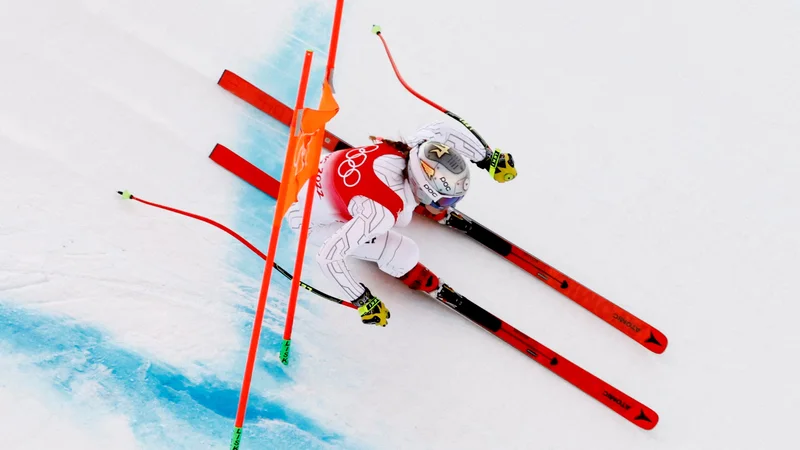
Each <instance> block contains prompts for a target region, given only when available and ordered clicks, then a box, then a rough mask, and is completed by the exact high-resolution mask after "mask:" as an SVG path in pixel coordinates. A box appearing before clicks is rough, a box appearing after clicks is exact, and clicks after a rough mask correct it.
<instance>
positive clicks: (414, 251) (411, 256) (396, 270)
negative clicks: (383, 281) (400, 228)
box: [378, 233, 419, 278]
mask: <svg viewBox="0 0 800 450" xmlns="http://www.w3.org/2000/svg"><path fill="white" fill-rule="evenodd" d="M395 236H396V237H397V238H399V239H400V242H398V244H397V247H396V250H395V251H394V252H385V253H384V254H385V255H386V257H385V258H381V259H380V260H378V268H380V269H381V270H382V271H383V272H385V273H387V274H389V275H391V276H393V277H395V278H397V277H400V276H402V275H404V274H406V273H408V271H409V270H411V269H413V268H414V266H415V265H416V264H417V262H419V247H418V246H417V243H416V242H414V241H413V240H411V239H409V238H407V237H405V236H403V235H401V234H399V233H398V234H396V235H395Z"/></svg>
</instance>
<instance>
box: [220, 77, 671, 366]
mask: <svg viewBox="0 0 800 450" xmlns="http://www.w3.org/2000/svg"><path fill="white" fill-rule="evenodd" d="M218 84H219V85H220V86H221V87H223V88H225V89H226V90H228V91H229V92H231V93H232V94H234V95H236V96H237V97H239V98H240V99H242V100H244V101H245V102H247V103H249V104H250V105H252V106H254V107H256V108H258V109H259V110H260V111H262V112H264V113H265V114H267V115H269V116H271V117H273V118H274V119H276V120H278V121H280V122H281V123H283V124H284V125H286V126H289V125H290V124H291V121H292V109H291V108H289V107H288V106H286V105H285V104H283V103H282V102H281V101H280V100H278V99H276V98H274V97H272V96H271V95H269V94H267V93H266V92H264V91H262V90H261V89H259V88H257V87H256V86H254V85H253V84H251V83H249V82H248V81H247V80H245V79H243V78H241V77H240V76H238V75H236V74H235V73H233V72H231V71H228V70H226V71H224V72H223V74H222V76H221V77H220V79H219V81H218ZM324 147H325V148H326V149H328V150H330V151H336V150H342V149H346V148H351V146H350V145H349V144H347V143H346V142H345V141H343V140H341V139H339V138H338V137H336V136H335V135H334V134H332V133H330V132H327V131H326V132H325V143H324ZM231 153H232V152H231ZM234 155H235V154H234ZM237 158H238V156H237ZM218 162H219V161H218ZM220 164H221V165H223V166H225V164H223V163H221V162H220ZM253 168H254V169H255V170H258V169H257V168H255V166H254V167H253ZM265 175H266V174H265ZM245 180H248V179H247V178H245ZM256 180H258V177H256V179H254V181H256ZM248 182H250V183H251V184H253V181H250V180H248ZM256 182H258V181H256ZM262 182H263V181H262ZM254 186H256V187H259V186H257V185H255V184H254ZM259 188H260V187H259ZM262 190H263V189H262ZM265 192H266V191H265ZM267 193H268V194H269V192H267ZM270 195H272V196H273V197H275V196H276V195H277V191H276V193H275V194H270ZM455 212H456V214H455V215H454V217H452V219H451V221H449V222H448V224H447V225H448V226H450V227H451V228H454V229H456V230H458V231H460V232H462V233H465V234H466V235H467V236H469V237H471V238H472V239H474V240H476V241H477V242H479V243H481V244H483V245H484V246H486V247H487V248H489V249H490V250H492V251H494V252H495V253H497V254H499V255H501V256H503V257H504V258H505V259H507V260H508V261H511V262H512V263H514V264H515V265H516V266H518V267H520V268H521V269H523V270H525V271H526V272H528V273H530V274H531V275H533V276H535V277H537V278H539V279H540V280H542V281H543V282H545V283H546V284H547V285H548V286H550V287H552V288H553V289H555V290H556V291H558V292H560V293H561V294H563V295H564V296H566V297H567V298H569V299H570V300H572V301H574V302H575V303H577V304H579V305H581V306H583V307H584V308H586V309H587V310H589V311H590V312H592V313H593V314H594V315H596V316H597V317H599V318H601V319H603V320H604V321H605V322H607V323H609V324H610V325H611V326H613V327H614V328H616V329H618V330H619V331H621V332H623V333H625V334H626V335H627V336H629V337H630V338H631V339H633V340H635V341H636V342H638V343H639V344H641V345H643V346H644V347H645V348H647V349H648V350H650V351H652V352H654V353H663V352H664V350H666V348H667V337H666V336H665V335H664V334H663V333H662V332H660V331H659V330H657V329H656V328H655V327H652V326H650V325H649V324H648V323H647V322H645V321H643V320H641V319H639V318H638V317H636V316H634V315H633V314H631V313H630V312H628V311H626V310H625V309H624V308H622V307H621V306H619V305H617V304H615V303H613V302H611V301H610V300H608V299H606V298H605V297H603V296H601V295H600V294H597V293H596V292H594V291H592V290H591V289H589V288H587V287H586V286H584V285H582V284H581V283H578V282H577V281H575V280H573V279H571V278H569V277H568V276H566V275H565V274H563V273H562V272H560V271H558V270H556V269H555V268H553V267H551V266H550V265H548V264H547V263H545V262H544V261H542V260H540V259H539V258H536V257H535V256H533V255H531V254H530V253H528V252H526V251H525V250H523V249H521V248H519V247H518V246H516V245H514V244H513V243H511V242H509V241H508V240H506V239H504V238H503V237H501V236H499V235H498V234H496V233H494V232H493V231H491V230H489V229H488V228H486V227H484V226H483V225H481V224H480V223H478V222H476V221H474V220H473V219H471V218H469V217H468V216H467V215H465V214H463V213H461V212H460V211H457V210H455Z"/></svg>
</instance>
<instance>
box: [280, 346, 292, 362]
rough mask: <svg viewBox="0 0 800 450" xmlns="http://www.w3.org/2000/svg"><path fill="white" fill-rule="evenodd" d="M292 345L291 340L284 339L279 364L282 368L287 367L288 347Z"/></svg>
mask: <svg viewBox="0 0 800 450" xmlns="http://www.w3.org/2000/svg"><path fill="white" fill-rule="evenodd" d="M291 345H292V340H291V339H284V340H283V344H281V362H282V363H283V365H284V366H288V365H289V347H291Z"/></svg>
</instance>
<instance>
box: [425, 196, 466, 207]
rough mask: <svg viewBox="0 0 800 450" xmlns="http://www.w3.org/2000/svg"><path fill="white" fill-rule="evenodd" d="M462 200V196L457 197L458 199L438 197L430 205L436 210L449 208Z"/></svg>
mask: <svg viewBox="0 0 800 450" xmlns="http://www.w3.org/2000/svg"><path fill="white" fill-rule="evenodd" d="M462 198H464V197H463V196H458V197H439V200H436V201H435V202H433V203H431V206H433V207H434V208H438V209H445V208H449V207H451V206H454V205H455V204H456V203H458V202H459V201H460V200H461V199H462Z"/></svg>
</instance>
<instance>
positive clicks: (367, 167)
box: [286, 122, 516, 326]
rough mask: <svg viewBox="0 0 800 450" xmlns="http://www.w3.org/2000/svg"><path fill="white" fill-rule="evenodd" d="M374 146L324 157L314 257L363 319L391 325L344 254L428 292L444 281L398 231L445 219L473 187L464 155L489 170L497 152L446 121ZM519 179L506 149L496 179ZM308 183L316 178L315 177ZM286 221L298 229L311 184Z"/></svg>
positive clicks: (312, 235) (312, 234) (312, 232)
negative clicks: (419, 217) (416, 221)
mask: <svg viewBox="0 0 800 450" xmlns="http://www.w3.org/2000/svg"><path fill="white" fill-rule="evenodd" d="M370 139H371V140H372V142H373V145H369V146H366V147H360V148H352V149H348V150H340V151H337V152H334V153H330V154H328V155H325V156H324V157H323V158H322V159H321V160H320V170H319V173H318V174H317V177H316V189H315V191H314V192H315V195H316V198H315V199H314V206H313V208H312V213H311V219H310V227H309V243H311V244H312V245H313V243H314V242H317V243H319V242H320V241H323V240H324V242H322V243H321V247H320V249H319V251H318V252H317V255H316V259H317V262H318V263H319V265H320V267H321V268H322V271H323V273H324V274H325V276H326V277H327V278H328V279H330V280H332V281H334V282H335V283H336V284H338V285H339V287H340V288H341V289H342V291H343V292H344V294H345V296H346V297H347V298H348V299H349V300H351V301H352V302H353V304H354V305H355V306H356V307H357V308H358V311H359V314H360V315H361V321H362V322H363V323H365V324H373V325H378V326H386V324H387V321H388V319H389V317H390V313H389V310H388V309H387V308H386V305H384V304H383V302H381V300H380V299H378V298H377V297H376V296H374V295H373V294H372V292H370V290H369V288H367V286H366V285H364V284H363V283H361V282H359V281H357V280H356V279H355V278H354V277H353V275H352V273H351V272H350V270H349V269H348V266H347V262H346V259H347V258H348V257H353V258H357V259H361V260H365V261H372V262H375V263H377V265H378V267H379V268H380V269H381V270H382V271H383V272H385V273H387V274H389V275H391V276H393V277H395V278H399V279H400V280H401V281H403V283H405V284H406V285H407V286H409V287H411V288H412V289H416V290H421V291H423V292H426V293H428V294H431V293H432V292H434V291H436V289H438V288H439V279H438V278H437V277H436V275H434V274H433V273H432V272H431V271H430V270H429V269H428V268H426V267H425V266H424V265H423V264H422V263H420V262H419V248H418V247H417V244H416V243H415V242H414V241H412V240H411V239H409V238H408V237H405V236H403V235H402V234H400V233H398V232H397V231H395V230H394V228H396V227H404V226H406V225H408V224H409V223H410V222H411V218H412V216H413V214H414V212H415V210H416V212H417V213H420V214H423V215H425V216H427V217H430V218H432V219H434V220H436V221H438V222H439V223H442V224H447V223H448V220H449V218H450V213H451V208H452V207H453V206H454V205H455V204H456V203H458V201H459V200H461V199H462V198H463V197H464V195H465V194H466V193H467V191H468V190H469V184H470V172H469V167H468V165H467V163H466V160H469V161H470V162H472V163H474V164H476V165H477V166H478V167H479V168H481V169H485V170H487V171H488V170H489V166H490V158H491V154H489V153H488V152H487V151H486V150H485V149H484V147H483V146H482V145H481V144H480V142H479V141H478V140H477V139H476V138H475V137H474V136H472V135H471V134H470V133H468V132H466V130H462V129H458V128H454V127H452V126H450V125H448V124H445V123H443V122H437V123H433V124H430V125H428V126H425V127H423V128H421V129H419V130H418V131H417V132H416V133H414V134H413V135H412V136H411V137H410V138H409V139H408V140H407V141H405V142H403V141H393V140H389V139H383V138H377V137H374V136H370ZM515 176H516V169H515V168H514V160H513V158H512V157H511V155H510V154H506V153H504V154H501V157H500V162H499V163H498V166H497V170H496V172H495V175H494V178H495V180H496V181H498V182H505V181H508V180H511V179H513V178H514V177H515ZM309 182H310V181H309ZM300 192H301V193H302V194H301V195H300V196H299V197H300V198H299V199H298V201H297V202H296V203H294V204H293V205H292V206H291V207H290V208H289V210H288V212H287V216H286V218H287V219H288V221H289V223H290V225H291V227H292V228H293V229H299V228H300V223H301V220H302V212H303V208H302V205H303V204H304V202H305V195H306V194H305V193H306V192H307V190H306V189H301V190H300Z"/></svg>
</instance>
